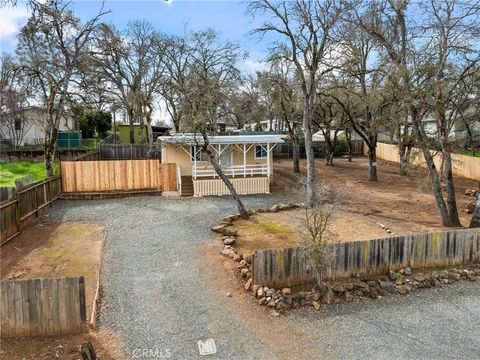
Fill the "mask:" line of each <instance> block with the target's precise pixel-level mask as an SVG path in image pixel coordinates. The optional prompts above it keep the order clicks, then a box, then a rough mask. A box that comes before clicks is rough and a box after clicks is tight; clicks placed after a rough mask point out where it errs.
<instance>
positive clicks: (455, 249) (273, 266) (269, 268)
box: [253, 229, 480, 287]
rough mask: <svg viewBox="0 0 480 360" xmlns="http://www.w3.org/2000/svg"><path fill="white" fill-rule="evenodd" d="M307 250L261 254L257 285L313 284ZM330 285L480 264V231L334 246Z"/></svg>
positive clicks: (329, 254) (327, 272)
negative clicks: (352, 279)
mask: <svg viewBox="0 0 480 360" xmlns="http://www.w3.org/2000/svg"><path fill="white" fill-rule="evenodd" d="M310 253H311V252H310V250H309V249H307V248H305V247H295V248H288V249H273V250H257V251H255V253H254V257H253V280H254V284H259V285H265V286H271V287H282V286H293V285H301V284H307V283H311V282H313V281H314V280H315V271H314V268H313V266H312V262H311V261H310ZM326 259H327V260H326V261H325V262H324V266H323V276H324V277H325V278H326V279H338V278H347V277H351V276H352V275H353V274H360V275H373V274H384V273H386V272H387V271H388V270H389V269H399V268H403V267H406V266H411V267H432V266H451V265H459V264H466V263H471V262H478V261H480V230H479V229H468V230H452V231H446V232H436V233H419V234H411V235H404V236H394V237H390V238H385V239H375V240H367V241H354V242H346V243H336V244H331V245H329V246H328V247H327V250H326Z"/></svg>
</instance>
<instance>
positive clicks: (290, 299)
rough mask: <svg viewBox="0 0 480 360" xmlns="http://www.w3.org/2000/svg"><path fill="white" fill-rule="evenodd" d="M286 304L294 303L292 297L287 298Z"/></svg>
mask: <svg viewBox="0 0 480 360" xmlns="http://www.w3.org/2000/svg"><path fill="white" fill-rule="evenodd" d="M285 302H286V303H287V304H288V305H292V302H293V299H292V297H291V296H285Z"/></svg>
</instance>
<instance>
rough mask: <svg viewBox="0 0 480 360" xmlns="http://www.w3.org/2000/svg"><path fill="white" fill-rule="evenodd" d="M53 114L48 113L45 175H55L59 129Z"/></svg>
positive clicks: (45, 142)
mask: <svg viewBox="0 0 480 360" xmlns="http://www.w3.org/2000/svg"><path fill="white" fill-rule="evenodd" d="M52 116H53V115H50V114H49V115H48V117H49V119H48V120H47V128H46V129H45V139H44V140H45V141H44V157H43V159H44V163H45V175H46V176H47V177H49V176H53V160H54V159H55V149H56V146H57V135H58V131H57V129H56V127H55V126H54V123H53V118H52Z"/></svg>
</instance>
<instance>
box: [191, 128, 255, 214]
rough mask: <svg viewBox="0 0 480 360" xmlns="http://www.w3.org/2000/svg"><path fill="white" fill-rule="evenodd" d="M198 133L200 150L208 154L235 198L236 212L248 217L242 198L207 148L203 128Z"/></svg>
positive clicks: (206, 137) (207, 144) (216, 170)
mask: <svg viewBox="0 0 480 360" xmlns="http://www.w3.org/2000/svg"><path fill="white" fill-rule="evenodd" d="M200 133H201V134H202V137H203V145H202V150H203V151H204V152H205V153H206V154H207V155H208V158H209V159H210V163H211V164H212V166H213V168H214V169H215V172H216V173H217V175H218V177H219V178H220V179H222V181H223V182H224V184H225V186H226V187H227V188H228V190H229V191H230V194H232V197H233V200H235V202H236V203H237V208H238V212H239V213H240V217H241V218H242V219H248V218H249V217H250V216H249V215H248V212H247V210H245V206H244V205H243V202H242V200H241V199H240V197H239V196H238V194H237V191H236V190H235V187H234V186H233V184H232V183H231V181H230V179H229V178H228V177H227V176H226V175H225V173H224V172H223V169H222V167H221V166H220V165H219V164H218V161H217V159H215V156H214V155H213V153H212V151H211V150H210V148H209V142H208V136H207V134H206V132H205V130H202V131H200Z"/></svg>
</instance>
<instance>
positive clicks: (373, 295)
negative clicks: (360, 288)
mask: <svg viewBox="0 0 480 360" xmlns="http://www.w3.org/2000/svg"><path fill="white" fill-rule="evenodd" d="M368 296H370V297H371V298H372V299H378V291H377V289H375V288H371V289H370V291H369V292H368Z"/></svg>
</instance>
